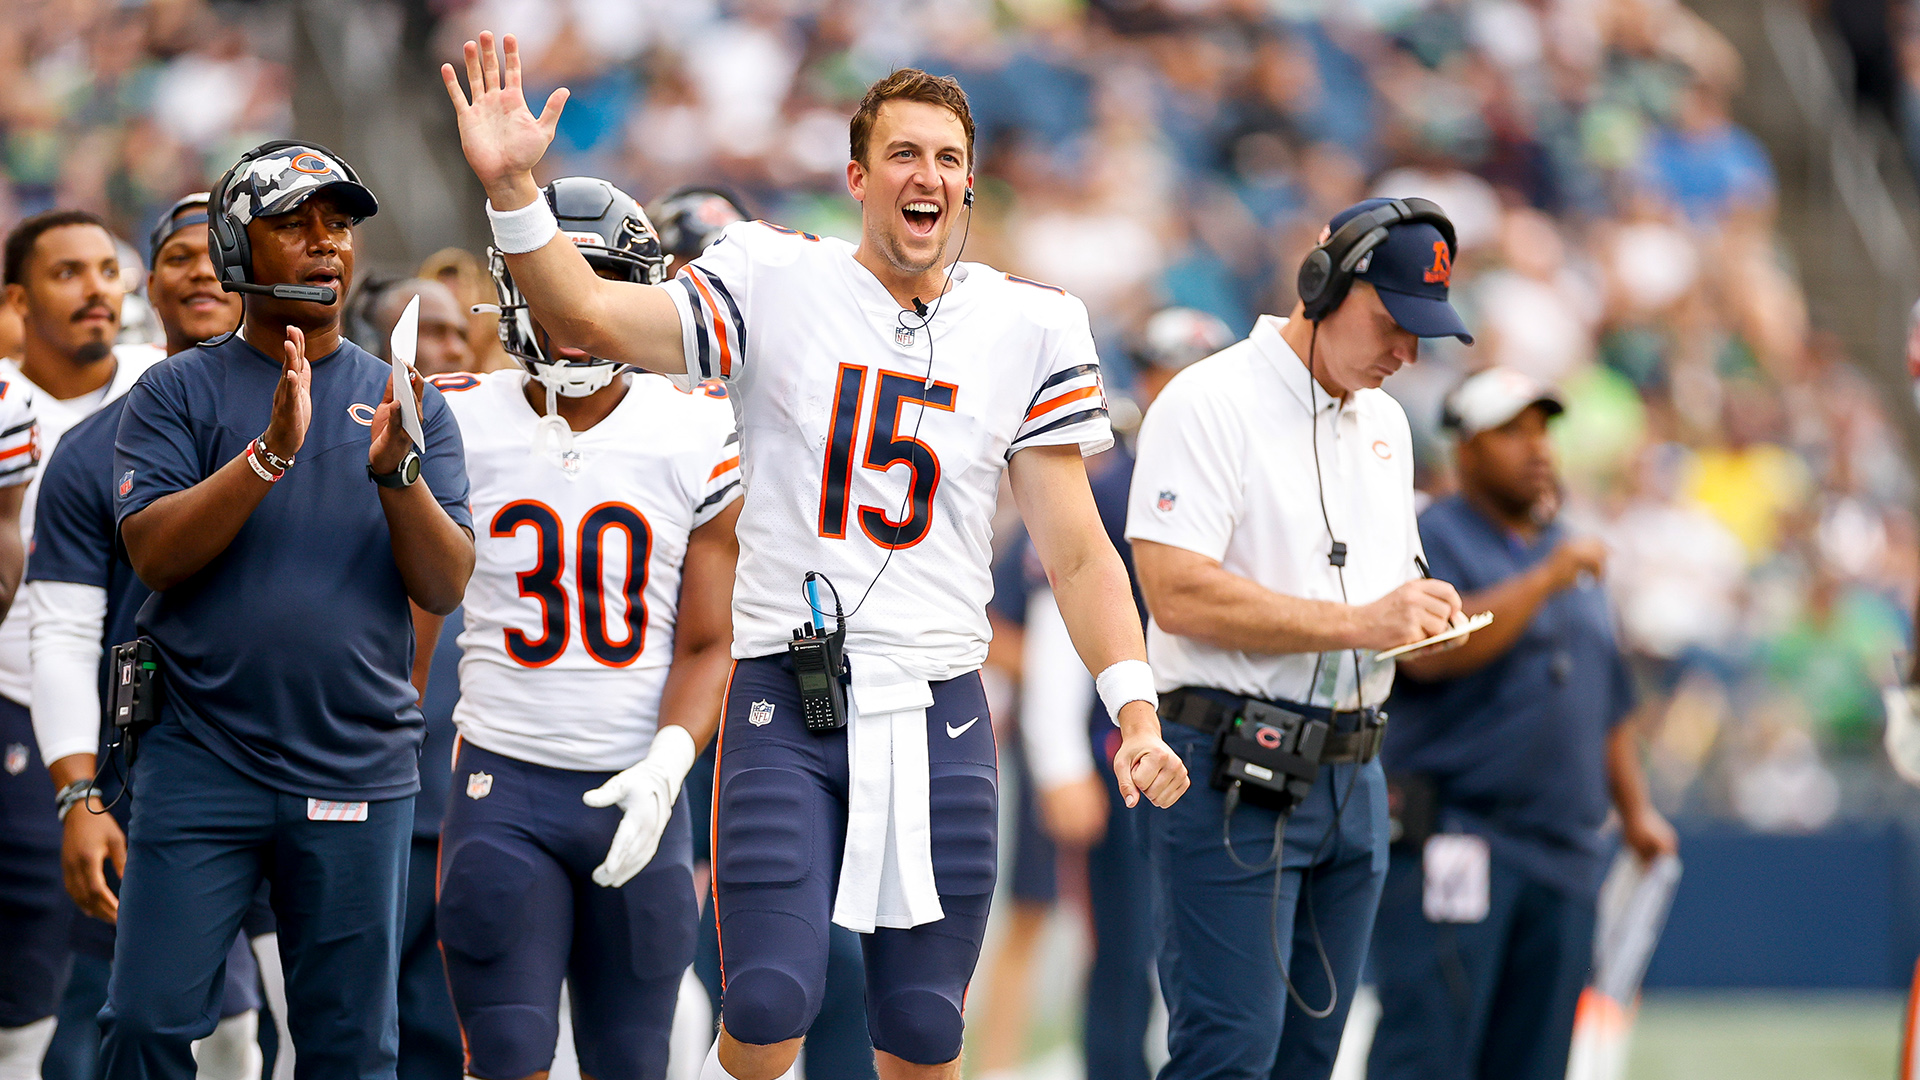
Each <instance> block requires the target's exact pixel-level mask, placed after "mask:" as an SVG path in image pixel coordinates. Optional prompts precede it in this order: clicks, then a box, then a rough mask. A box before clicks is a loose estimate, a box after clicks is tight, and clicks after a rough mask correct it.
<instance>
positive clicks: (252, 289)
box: [207, 139, 365, 304]
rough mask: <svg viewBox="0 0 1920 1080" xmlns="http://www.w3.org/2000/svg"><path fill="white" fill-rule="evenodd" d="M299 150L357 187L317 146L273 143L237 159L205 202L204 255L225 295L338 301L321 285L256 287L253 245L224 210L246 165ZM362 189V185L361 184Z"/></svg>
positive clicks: (348, 170) (356, 177)
mask: <svg viewBox="0 0 1920 1080" xmlns="http://www.w3.org/2000/svg"><path fill="white" fill-rule="evenodd" d="M294 147H299V148H300V149H302V150H313V151H317V152H319V153H322V154H325V155H326V156H327V158H328V160H330V161H331V162H333V163H334V164H335V165H338V166H340V171H341V172H342V173H343V174H344V175H345V176H346V178H347V179H348V180H350V181H352V182H353V183H356V184H359V183H360V174H358V173H356V172H354V171H353V166H352V165H349V164H347V163H346V162H345V161H342V160H341V159H340V156H339V155H338V154H335V153H334V152H333V151H331V150H329V149H327V148H326V147H324V146H321V145H320V144H319V143H316V142H308V141H305V140H301V139H274V140H273V141H271V142H264V143H261V144H260V145H259V146H256V147H254V148H253V149H251V150H249V151H247V152H246V153H244V154H241V155H240V160H238V161H236V162H234V163H233V167H232V168H230V169H228V170H227V171H226V173H225V175H223V176H221V177H220V182H219V183H218V184H215V185H214V187H213V194H212V197H211V198H209V199H208V200H207V202H208V205H207V254H208V255H209V256H211V257H212V259H213V272H214V275H215V276H216V277H218V278H219V279H220V288H222V289H224V290H225V291H227V292H238V293H255V294H258V295H261V296H272V297H277V298H279V299H281V300H306V301H310V302H312V303H315V304H331V303H333V302H334V301H335V300H338V299H339V298H340V294H339V293H337V292H335V291H334V290H332V289H329V288H327V287H325V286H321V285H256V284H254V281H253V245H252V244H251V243H250V242H249V241H248V240H247V226H246V223H245V222H243V221H241V220H240V219H239V218H238V217H237V216H235V215H234V214H233V213H231V212H230V211H229V210H228V209H227V188H228V187H229V186H231V185H232V183H233V178H234V177H235V176H236V175H238V174H239V172H240V170H241V169H242V168H243V167H245V166H246V165H247V163H248V162H252V161H258V160H259V159H261V158H263V157H266V156H267V155H268V154H271V153H273V152H274V151H276V150H290V149H292V148H294ZM361 186H362V187H364V186H365V185H364V184H362V185H361Z"/></svg>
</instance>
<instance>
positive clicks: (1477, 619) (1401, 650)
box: [1374, 611, 1493, 660]
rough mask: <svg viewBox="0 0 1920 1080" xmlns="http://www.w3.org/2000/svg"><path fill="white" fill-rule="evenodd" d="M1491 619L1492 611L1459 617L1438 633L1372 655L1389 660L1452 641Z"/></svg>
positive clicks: (1375, 657) (1378, 658)
mask: <svg viewBox="0 0 1920 1080" xmlns="http://www.w3.org/2000/svg"><path fill="white" fill-rule="evenodd" d="M1492 621H1493V612H1491V611H1483V612H1481V613H1480V614H1478V615H1474V616H1470V617H1468V618H1464V619H1461V620H1460V621H1459V622H1457V623H1454V624H1453V625H1452V626H1449V627H1447V628H1446V629H1445V630H1442V631H1440V632H1439V633H1437V634H1435V635H1433V636H1432V637H1430V638H1421V639H1420V640H1419V641H1409V642H1407V643H1406V644H1405V645H1398V646H1395V647H1394V648H1391V649H1388V650H1387V651H1386V652H1383V653H1379V654H1376V655H1375V656H1374V659H1375V660H1391V659H1393V658H1394V657H1396V656H1405V655H1406V654H1408V653H1410V652H1413V651H1414V650H1415V649H1424V648H1427V647H1428V646H1432V645H1439V644H1442V643H1444V642H1448V641H1452V640H1453V639H1454V638H1457V637H1465V636H1467V635H1468V634H1471V633H1473V632H1474V631H1475V630H1478V629H1480V628H1481V627H1483V626H1485V625H1487V624H1488V623H1491V622H1492Z"/></svg>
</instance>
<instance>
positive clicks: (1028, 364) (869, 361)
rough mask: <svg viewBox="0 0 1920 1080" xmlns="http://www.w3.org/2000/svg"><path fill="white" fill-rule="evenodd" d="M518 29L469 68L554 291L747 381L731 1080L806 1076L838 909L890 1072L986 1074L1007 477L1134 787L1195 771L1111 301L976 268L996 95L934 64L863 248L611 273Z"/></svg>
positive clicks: (549, 306)
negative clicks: (967, 238) (811, 654)
mask: <svg viewBox="0 0 1920 1080" xmlns="http://www.w3.org/2000/svg"><path fill="white" fill-rule="evenodd" d="M505 44H506V51H505V61H504V66H503V65H502V61H501V58H500V57H499V56H497V55H496V54H495V52H494V49H493V40H492V37H491V35H486V34H483V35H482V36H481V40H480V41H479V42H478V43H475V42H468V43H467V44H466V47H465V49H464V54H465V60H466V67H467V78H468V80H469V82H470V84H471V86H472V89H473V100H472V101H471V102H470V101H469V99H468V97H467V95H466V93H465V92H464V91H463V90H462V89H461V87H460V83H459V79H458V76H457V75H456V74H455V73H454V71H453V68H452V66H451V65H449V66H447V67H445V68H443V69H442V77H443V79H444V81H445V83H446V86H447V91H448V96H449V97H450V98H451V99H452V100H453V102H454V106H455V112H456V116H457V119H458V121H459V126H460V138H461V145H462V147H463V148H464V150H465V152H466V155H467V161H468V163H469V164H470V165H471V166H472V167H473V168H474V171H475V173H476V174H477V175H478V176H479V177H480V178H481V182H482V184H483V185H484V186H485V187H486V189H487V192H488V197H489V201H490V203H491V204H492V208H493V209H492V213H491V216H492V220H493V225H494V233H495V235H494V239H495V245H496V247H497V248H498V249H499V250H500V251H502V252H503V253H504V255H505V258H506V260H507V264H508V267H509V268H510V269H511V270H512V272H513V277H514V281H515V283H516V284H517V285H518V286H519V287H520V291H521V292H522V293H523V294H525V296H526V298H527V301H528V303H529V304H530V305H531V309H532V311H533V312H534V313H535V314H536V315H538V316H539V317H540V320H541V322H542V324H543V325H545V326H546V327H547V329H548V330H549V331H550V332H552V333H553V334H554V335H555V339H556V340H557V341H560V342H562V343H563V344H567V345H570V346H572V347H575V348H579V349H582V350H585V351H587V352H589V353H591V354H593V355H596V356H605V357H608V358H610V359H617V360H622V361H626V362H631V363H636V364H640V365H644V366H647V367H649V368H651V369H653V370H657V371H660V372H662V373H667V374H675V375H682V374H694V373H697V374H699V375H703V376H707V377H717V378H720V379H722V380H724V381H726V382H727V384H728V386H727V389H728V398H729V400H730V401H732V402H733V403H734V415H735V417H736V418H737V419H738V421H739V429H740V468H741V473H742V475H743V477H745V487H746V497H745V503H744V505H743V506H742V508H741V512H740V523H739V533H740V538H741V543H740V552H741V554H740V565H739V574H738V577H737V580H736V582H735V586H734V592H733V632H734V637H733V653H734V656H735V657H737V658H738V659H739V661H740V662H739V665H738V666H737V668H736V670H735V673H734V678H733V682H732V684H731V689H730V691H729V693H728V695H727V714H726V717H725V719H724V720H723V721H722V726H721V735H720V746H721V750H720V753H719V756H718V768H717V771H718V774H719V775H718V778H717V785H718V788H719V794H718V795H717V797H716V799H715V813H714V819H715V820H714V829H715V838H714V854H715V859H716V870H715V902H716V906H717V908H718V910H719V918H720V935H721V943H720V944H721V955H722V959H723V969H724V971H725V972H726V978H727V984H726V987H725V995H726V1000H725V1006H724V1013H723V1017H722V1021H723V1022H722V1032H721V1036H720V1040H719V1042H718V1043H717V1046H716V1050H715V1054H714V1055H713V1056H710V1057H709V1058H708V1059H707V1063H706V1065H705V1067H704V1071H703V1074H702V1075H703V1076H705V1077H707V1078H709V1080H717V1078H721V1077H734V1078H737V1080H772V1078H774V1077H777V1076H779V1075H781V1074H782V1073H785V1072H787V1071H789V1070H790V1069H791V1068H792V1067H793V1063H794V1061H795V1058H796V1056H797V1055H798V1052H799V1048H800V1037H801V1036H802V1034H803V1033H804V1032H805V1031H806V1030H807V1027H808V1025H809V1024H810V1023H811V1022H812V1020H813V1018H814V1015H815V1013H816V1012H817V1011H818V1009H819V1006H820V997H821V990H822V984H823V982H824V978H825V968H826V960H827V951H828V950H827V932H826V927H827V924H828V922H829V921H832V922H837V923H839V924H840V925H842V926H845V927H847V928H849V929H852V930H856V931H858V932H860V933H863V934H865V935H866V938H865V939H864V944H865V954H866V961H867V1003H868V1028H869V1030H870V1031H871V1032H872V1034H873V1042H874V1046H875V1048H876V1055H877V1057H878V1059H879V1072H880V1074H881V1075H882V1076H884V1077H888V1078H889V1080H893V1078H901V1077H928V1078H935V1077H941V1078H951V1077H956V1076H958V1074H959V1067H960V1063H959V1057H960V1044H961V1029H962V1016H961V1004H962V1000H961V999H962V996H963V994H964V992H965V988H966V985H967V981H968V979H969V978H970V977H971V976H972V973H973V967H974V964H975V962H976V961H977V960H978V958H979V951H980V941H981V935H982V933H983V932H984V930H985V927H986V915H987V908H988V906H989V904H990V903H991V897H992V891H993V881H994V875H995V849H996V846H997V836H996V817H997V810H996V801H997V797H998V795H997V786H996V771H995V763H994V756H993V737H992V734H991V726H992V724H991V721H990V720H987V719H986V701H985V694H984V692H983V690H982V689H981V683H980V674H979V668H980V664H981V662H982V661H983V660H984V658H985V656H986V651H987V637H988V633H989V630H988V626H987V617H986V604H987V600H988V598H989V596H990V594H991V590H992V579H991V577H990V574H989V568H988V556H989V552H990V550H991V536H990V533H991V531H992V515H993V507H994V502H995V497H996V495H997V493H998V489H999V483H1000V477H1001V475H1002V473H1003V472H1004V473H1005V475H1006V477H1007V479H1008V482H1009V483H1010V485H1011V489H1012V491H1013V495H1014V499H1015V501H1016V503H1017V504H1018V505H1019V507H1020V509H1021V512H1022V517H1023V519H1024V520H1025V523H1026V525H1027V528H1028V531H1029V532H1030V533H1031V534H1032V535H1033V537H1034V547H1035V550H1036V551H1038V552H1039V554H1040V558H1041V561H1042V563H1043V564H1045V565H1046V567H1047V569H1048V571H1049V572H1050V574H1051V575H1052V576H1053V578H1054V581H1055V585H1056V588H1055V593H1056V595H1057V596H1059V597H1060V601H1061V609H1062V611H1063V612H1064V613H1065V615H1066V619H1067V625H1068V626H1069V627H1070V628H1071V629H1072V631H1073V635H1074V640H1075V644H1077V645H1078V646H1080V650H1081V655H1082V656H1083V658H1084V659H1085V660H1086V661H1087V664H1088V667H1089V668H1090V669H1098V670H1100V671H1101V673H1102V674H1101V687H1102V690H1103V693H1104V694H1105V696H1106V699H1107V700H1108V701H1109V702H1110V703H1111V704H1112V706H1113V712H1114V713H1115V715H1116V716H1118V718H1119V721H1120V725H1121V729H1122V732H1123V735H1124V738H1123V742H1122V745H1121V747H1120V750H1119V751H1118V753H1117V760H1116V763H1115V771H1116V772H1117V773H1118V774H1119V775H1120V776H1121V778H1122V779H1121V783H1122V784H1123V785H1124V786H1125V787H1127V788H1128V789H1129V795H1131V796H1133V797H1135V798H1138V797H1141V796H1144V797H1146V798H1148V799H1150V800H1151V801H1153V802H1154V803H1155V804H1157V805H1168V804H1171V803H1172V802H1173V801H1174V800H1176V799H1178V798H1179V796H1180V793H1181V792H1182V791H1183V790H1185V787H1186V782H1187V778H1186V772H1185V769H1184V768H1182V767H1181V766H1180V764H1179V762H1178V760H1177V759H1176V758H1174V756H1173V755H1172V753H1171V752H1170V751H1169V750H1168V748H1167V747H1166V745H1165V744H1164V743H1163V742H1162V741H1161V739H1160V735H1159V721H1158V720H1157V718H1156V717H1155V716H1154V714H1153V709H1152V699H1153V698H1154V697H1155V695H1154V693H1153V690H1152V686H1151V683H1152V675H1151V672H1150V671H1148V670H1146V664H1145V662H1144V661H1143V660H1142V659H1141V657H1142V656H1144V654H1145V651H1146V650H1145V648H1144V643H1143V642H1142V641H1141V640H1140V631H1139V629H1138V624H1136V623H1135V622H1134V621H1133V615H1132V614H1131V612H1130V610H1129V608H1130V598H1129V596H1128V593H1127V580H1126V570H1125V568H1124V567H1123V566H1122V565H1121V563H1120V559H1119V556H1118V555H1116V554H1115V553H1114V550H1113V545H1112V544H1110V543H1108V542H1107V539H1106V535H1105V533H1104V532H1103V531H1102V530H1101V528H1100V519H1099V516H1098V514H1097V513H1096V512H1095V510H1094V507H1093V500H1092V497H1091V495H1090V494H1089V492H1088V489H1087V479H1086V470H1085V468H1084V466H1083V465H1082V464H1081V458H1082V456H1083V454H1085V453H1089V452H1097V451H1098V450H1101V449H1104V448H1105V447H1106V446H1107V445H1108V444H1109V443H1110V442H1111V441H1112V437H1111V434H1110V429H1109V426H1108V423H1107V417H1106V408H1105V402H1104V399H1103V398H1102V397H1101V388H1100V383H1099V365H1098V363H1097V360H1096V358H1095V355H1094V351H1093V339H1092V335H1091V333H1090V332H1089V330H1088V328H1087V321H1086V319H1087V316H1086V309H1085V307H1084V306H1083V305H1082V304H1081V303H1080V302H1079V301H1078V300H1076V299H1074V298H1072V297H1071V296H1068V295H1067V294H1066V293H1065V292H1063V291H1062V290H1060V289H1056V288H1053V287H1052V286H1047V285H1041V284H1039V283H1036V282H1030V281H1026V280H1024V279H1020V278H1015V277H1012V276H1011V275H1007V274H1002V273H999V272H998V271H995V270H993V269H992V268H991V267H988V266H986V265H984V264H980V263H964V264H959V263H956V264H955V265H953V266H952V267H951V268H949V266H948V261H949V258H950V257H949V256H948V255H947V253H946V244H947V241H948V239H949V238H950V237H951V236H952V234H953V228H954V224H955V222H956V217H957V215H958V214H959V213H960V212H961V211H962V210H963V209H964V208H965V207H966V206H967V205H968V204H969V203H970V202H971V195H970V193H969V191H968V187H969V178H970V176H971V165H970V162H971V160H972V153H973V138H972V135H973V127H972V120H971V113H970V112H969V110H968V107H967V103H966V95H965V94H964V93H963V92H962V91H961V89H960V87H959V84H957V83H955V82H954V81H953V80H951V79H945V78H937V77H934V76H931V75H928V74H927V73H925V72H922V71H916V70H912V69H905V70H901V71H897V72H894V73H893V74H892V75H889V76H887V77H886V78H884V79H882V80H880V81H879V82H876V83H875V84H874V85H873V86H872V87H869V88H868V91H867V94H866V96H865V97H864V98H863V100H862V102H861V105H860V108H859V109H857V110H856V111H855V113H854V116H853V120H852V122H851V123H850V124H849V132H848V134H849V138H848V144H849V150H850V157H849V160H848V162H847V172H846V176H847V190H848V193H849V194H850V195H851V196H852V197H853V198H854V199H856V200H858V201H859V202H860V203H861V230H862V231H861V242H860V244H859V245H857V246H856V245H853V244H849V243H847V242H845V241H839V240H833V239H831V238H823V237H816V236H812V235H810V234H805V233H800V232H797V231H795V230H792V229H781V228H777V227H774V226H771V225H768V224H765V223H760V222H751V223H739V224H735V225H731V226H728V227H727V229H726V231H725V233H724V234H723V235H722V237H721V239H720V240H719V241H718V242H716V243H714V244H713V245H712V246H710V247H708V248H707V250H706V252H705V253H704V254H702V255H701V256H700V257H699V258H698V259H695V260H694V261H693V262H692V263H691V264H689V265H688V266H687V267H686V268H684V269H683V270H682V271H681V273H680V275H679V276H678V277H676V278H675V279H674V280H673V281H672V282H668V283H666V284H663V285H641V284H635V283H632V282H621V281H605V280H602V279H600V278H597V277H595V276H594V274H593V271H592V269H591V268H590V267H589V266H588V264H587V262H586V261H585V259H583V258H582V257H581V254H580V252H579V251H578V250H576V249H575V247H574V245H573V244H572V243H571V242H570V240H569V238H567V237H566V236H564V235H563V234H562V233H561V232H560V231H559V229H558V227H557V225H556V223H555V221H554V218H553V216H552V213H551V211H550V210H548V208H547V207H546V205H545V203H544V202H543V201H541V200H540V199H539V197H538V196H539V188H538V187H537V186H536V185H535V184H534V181H533V176H532V172H531V170H532V168H533V167H534V166H535V165H536V164H537V163H538V162H539V159H540V157H541V156H542V155H543V154H544V152H545V150H546V147H547V145H548V143H549V142H550V141H551V139H552V138H553V132H554V129H555V126H556V125H557V124H558V122H559V116H560V108H561V104H562V102H564V100H565V96H566V95H565V92H564V91H556V93H555V96H554V97H553V98H550V99H549V101H548V104H547V106H546V107H545V110H544V112H543V114H542V115H541V116H539V117H535V116H534V115H533V114H532V112H531V111H530V110H529V109H528V108H527V106H526V101H525V98H524V97H523V96H522V93H521V89H520V71H519V56H518V53H517V51H516V46H515V43H514V39H513V38H512V37H508V38H507V39H506V43H505ZM963 235H964V234H963ZM955 254H956V255H957V254H958V253H957V252H956V253H955ZM950 277H951V280H949V278H950ZM949 284H951V286H952V289H951V292H949V290H948V286H949ZM924 298H931V302H929V301H928V300H927V299H924ZM936 342H937V343H938V345H939V350H938V355H937V357H936V355H935V352H934V346H935V344H936ZM868 401H872V402H873V403H874V404H873V406H872V407H871V408H869V407H866V406H865V405H864V403H865V402H868ZM908 417H911V418H912V419H910V420H909V419H907V418H908ZM859 447H864V453H862V452H861V451H860V450H859ZM856 462H860V463H862V464H863V465H864V467H862V465H857V464H855V463H856ZM823 577H824V578H825V579H826V581H825V583H822V582H821V580H820V579H821V578H823ZM810 581H811V582H812V583H813V584H815V585H817V586H818V587H819V588H820V591H821V602H822V603H825V604H828V605H831V604H832V601H831V599H830V598H829V594H830V592H831V591H832V590H831V589H829V587H828V586H833V587H836V588H837V589H838V591H839V593H840V595H841V599H842V601H843V603H844V605H845V606H846V609H847V610H848V611H849V612H850V613H849V614H848V615H847V616H846V639H845V640H846V656H847V660H848V664H847V673H848V674H847V677H848V678H849V679H850V680H851V683H852V685H851V688H850V693H849V697H850V706H849V711H850V713H851V716H850V718H849V719H848V721H847V723H846V725H845V726H844V727H839V726H835V727H832V729H831V730H828V731H825V732H818V731H816V730H810V729H809V727H808V726H807V724H806V723H805V722H804V720H803V716H805V715H807V713H808V712H809V711H811V712H812V714H813V715H814V716H815V717H816V718H820V717H825V718H826V719H828V720H829V721H831V719H832V718H833V717H834V716H835V712H834V705H835V704H837V701H838V698H837V697H832V696H831V695H833V694H834V690H833V685H834V684H833V682H832V681H831V677H828V678H823V679H821V680H819V685H818V687H817V692H818V693H821V694H826V695H829V696H830V697H829V699H828V700H821V699H820V698H814V701H815V702H816V704H817V705H824V706H826V708H827V711H826V712H825V713H822V712H820V711H819V710H818V708H815V709H813V710H808V709H807V707H806V705H805V698H804V697H803V690H802V686H801V683H800V681H799V680H800V674H799V673H800V671H801V669H800V668H799V666H798V664H797V663H796V660H795V658H794V655H793V653H792V652H791V651H790V645H789V643H790V642H791V641H792V640H793V632H794V629H795V627H797V626H799V625H800V624H801V623H803V622H808V621H811V616H810V610H811V611H820V612H822V614H821V616H820V617H821V618H823V619H826V620H827V621H834V620H833V612H831V611H825V610H824V609H822V608H821V607H820V606H819V605H817V604H813V603H811V602H810V601H809V600H808V599H807V598H806V594H805V593H803V592H802V589H803V587H804V586H805V585H806V584H807V583H809V582H810ZM869 589H870V590H871V591H870V592H869V591H868V590H869ZM835 632H836V633H837V631H835ZM815 647H816V648H824V647H826V646H815ZM818 673H819V674H825V672H818ZM842 685H845V684H844V683H842ZM808 692H812V688H811V687H809V691H808ZM983 721H984V722H983ZM815 726H816V727H819V726H825V725H820V724H816V725H815Z"/></svg>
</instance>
